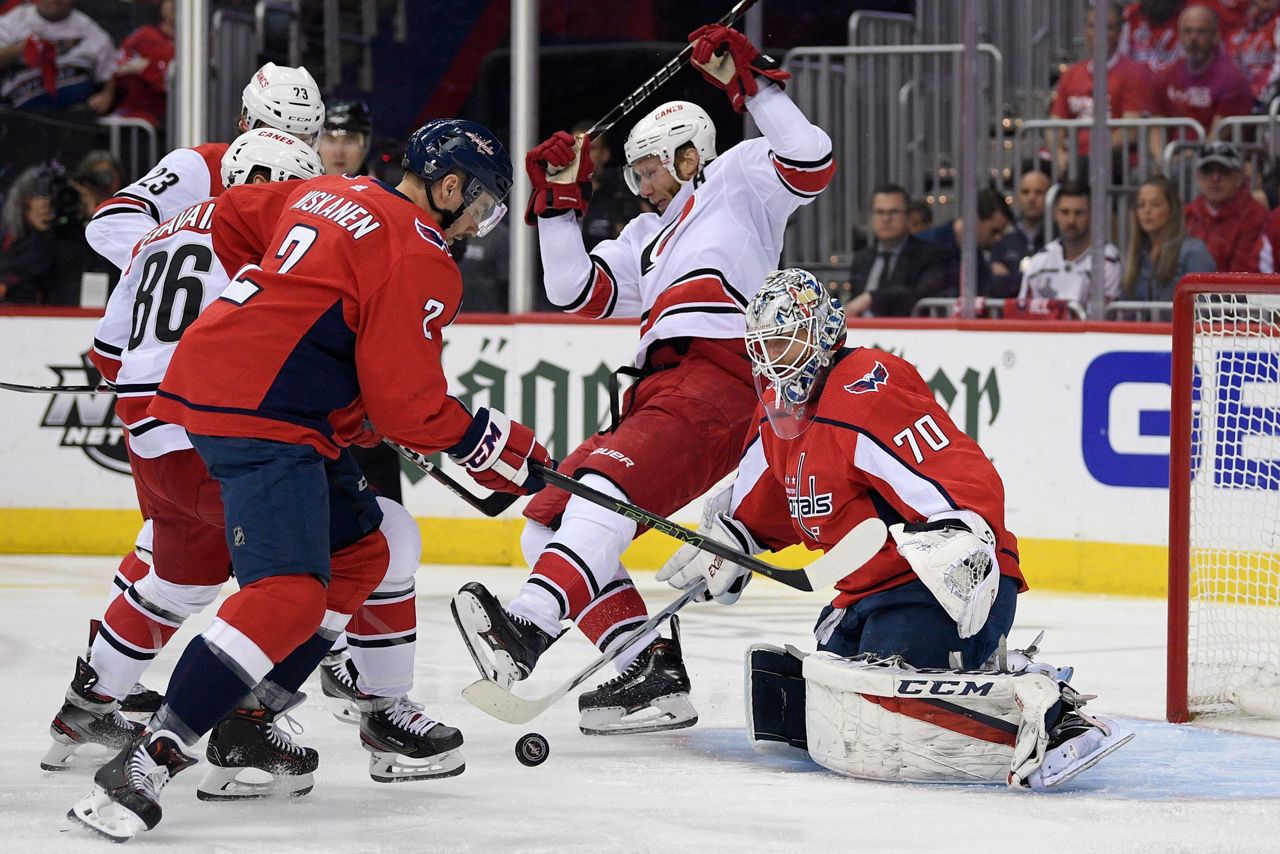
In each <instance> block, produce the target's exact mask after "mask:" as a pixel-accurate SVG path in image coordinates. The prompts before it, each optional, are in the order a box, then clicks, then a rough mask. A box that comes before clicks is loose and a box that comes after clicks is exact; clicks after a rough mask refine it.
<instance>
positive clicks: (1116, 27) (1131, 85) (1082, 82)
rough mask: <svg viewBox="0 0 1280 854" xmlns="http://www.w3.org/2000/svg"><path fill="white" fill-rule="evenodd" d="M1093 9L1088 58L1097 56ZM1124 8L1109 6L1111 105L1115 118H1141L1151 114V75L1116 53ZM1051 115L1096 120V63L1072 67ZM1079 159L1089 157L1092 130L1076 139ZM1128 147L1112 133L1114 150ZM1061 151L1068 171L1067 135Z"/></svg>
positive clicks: (1062, 80) (1086, 30)
mask: <svg viewBox="0 0 1280 854" xmlns="http://www.w3.org/2000/svg"><path fill="white" fill-rule="evenodd" d="M1093 21H1094V18H1093V9H1092V8H1091V9H1089V13H1088V16H1087V17H1086V18H1085V26H1084V40H1085V44H1086V45H1087V46H1088V55H1089V56H1092V55H1093ZM1120 25H1121V21H1120V8H1119V7H1118V6H1116V5H1115V4H1113V3H1108V4H1107V56H1109V57H1111V59H1110V60H1109V61H1108V62H1107V106H1108V113H1109V115H1110V116H1111V118H1127V119H1132V118H1139V117H1141V116H1145V115H1148V114H1149V113H1150V112H1151V102H1150V97H1151V89H1152V80H1151V72H1150V71H1149V70H1148V69H1147V67H1146V66H1145V65H1143V64H1142V63H1140V62H1138V61H1137V60H1134V59H1130V58H1129V57H1127V56H1121V55H1120V54H1118V53H1117V52H1116V47H1117V46H1118V44H1119V42H1120V30H1121V27H1120ZM1049 112H1050V115H1053V116H1055V117H1057V118H1060V119H1092V118H1093V60H1092V59H1086V60H1083V61H1081V62H1077V63H1076V64H1074V65H1072V66H1071V67H1069V68H1068V69H1067V70H1066V71H1064V72H1063V74H1062V77H1061V78H1060V79H1059V80H1058V89H1057V91H1056V92H1055V93H1054V95H1053V107H1052V108H1051V109H1050V111H1049ZM1076 144H1077V152H1076V153H1077V156H1078V157H1087V156H1088V155H1089V131H1088V130H1081V131H1079V132H1078V134H1077V137H1076ZM1123 145H1124V133H1123V131H1120V130H1115V131H1112V133H1111V147H1112V149H1115V150H1119V149H1120V148H1122V147H1123ZM1054 147H1055V148H1057V150H1058V161H1059V166H1060V168H1061V169H1063V170H1065V169H1066V168H1067V165H1068V164H1067V160H1068V159H1069V157H1070V152H1069V150H1068V147H1067V142H1066V135H1065V134H1063V135H1062V138H1061V141H1060V142H1059V143H1057V144H1056V145H1054Z"/></svg>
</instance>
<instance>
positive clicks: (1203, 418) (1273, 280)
mask: <svg viewBox="0 0 1280 854" xmlns="http://www.w3.org/2000/svg"><path fill="white" fill-rule="evenodd" d="M1172 384H1173V408H1172V419H1173V420H1172V423H1171V431H1170V433H1171V445H1170V448H1171V454H1170V483H1169V502H1170V504H1169V520H1170V521H1169V669H1168V693H1167V706H1168V708H1167V713H1168V718H1169V720H1171V721H1185V720H1188V719H1189V718H1191V717H1196V716H1200V715H1215V714H1217V715H1221V714H1246V715H1260V716H1264V717H1276V718H1280V276H1239V275H1237V276H1230V275H1219V276H1194V277H1188V278H1187V279H1185V280H1184V281H1183V282H1182V284H1181V285H1180V286H1179V289H1178V293H1177V297H1176V300H1175V308H1174V329H1173V380H1172Z"/></svg>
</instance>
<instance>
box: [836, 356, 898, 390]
mask: <svg viewBox="0 0 1280 854" xmlns="http://www.w3.org/2000/svg"><path fill="white" fill-rule="evenodd" d="M888 384H889V369H888V368H886V367H885V366H884V365H882V364H880V363H879V362H876V366H875V367H874V368H872V369H871V370H870V371H867V373H865V374H864V375H863V376H862V379H857V380H854V381H853V382H851V383H849V384H848V385H847V386H845V387H844V390H845V391H847V392H849V393H850V394H866V393H868V392H873V391H879V390H880V386H882V385H888Z"/></svg>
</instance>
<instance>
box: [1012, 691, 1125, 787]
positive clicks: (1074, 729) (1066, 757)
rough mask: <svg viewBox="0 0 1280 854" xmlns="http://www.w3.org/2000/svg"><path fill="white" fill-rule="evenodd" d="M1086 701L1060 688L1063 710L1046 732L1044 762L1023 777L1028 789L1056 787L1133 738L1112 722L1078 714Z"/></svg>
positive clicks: (1072, 692) (1082, 713)
mask: <svg viewBox="0 0 1280 854" xmlns="http://www.w3.org/2000/svg"><path fill="white" fill-rule="evenodd" d="M1088 698H1089V697H1088V696H1087V695H1081V694H1080V693H1078V692H1077V691H1075V690H1074V689H1073V688H1071V686H1069V685H1063V686H1062V700H1063V703H1065V704H1066V706H1067V709H1066V711H1065V712H1064V713H1063V715H1062V718H1061V719H1060V720H1059V721H1058V722H1057V723H1056V724H1055V725H1054V726H1053V728H1052V729H1050V730H1049V744H1048V747H1047V748H1046V749H1045V754H1044V761H1042V762H1041V763H1040V767H1039V768H1037V769H1036V770H1034V771H1032V772H1031V776H1030V777H1028V778H1027V785H1028V786H1030V787H1031V788H1032V789H1039V790H1043V789H1051V788H1053V787H1055V786H1060V785H1062V784H1063V783H1065V782H1067V781H1068V780H1070V779H1071V778H1072V777H1075V776H1076V775H1077V774H1079V773H1081V772H1082V771H1087V770H1088V769H1090V768H1092V767H1093V766H1094V765H1097V764H1098V763H1099V762H1100V761H1102V759H1104V758H1105V757H1106V756H1108V755H1109V754H1111V753H1114V752H1115V751H1117V750H1119V749H1120V748H1122V747H1124V746H1125V745H1126V744H1128V743H1129V742H1130V741H1131V740H1132V739H1133V732H1132V731H1130V730H1126V729H1123V728H1121V727H1120V726H1119V725H1117V724H1116V722H1115V721H1112V720H1108V719H1107V718H1097V717H1093V716H1092V715H1086V714H1085V713H1084V712H1082V711H1080V706H1083V705H1084V701H1085V700H1086V699H1088Z"/></svg>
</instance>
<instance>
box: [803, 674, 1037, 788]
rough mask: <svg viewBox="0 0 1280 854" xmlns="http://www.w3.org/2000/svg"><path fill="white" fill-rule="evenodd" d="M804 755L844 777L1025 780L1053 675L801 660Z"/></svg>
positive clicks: (1032, 765) (1034, 761)
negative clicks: (803, 701)
mask: <svg viewBox="0 0 1280 854" xmlns="http://www.w3.org/2000/svg"><path fill="white" fill-rule="evenodd" d="M804 681H805V690H806V698H805V728H806V736H807V741H808V749H809V755H810V756H812V757H813V759H814V761H815V762H817V763H818V764H819V765H822V766H823V767H825V768H829V769H830V770H832V771H836V772H838V773H841V774H847V775H849V776H851V777H860V778H864V779H871V780H890V781H895V782H920V783H925V782H928V783H1006V784H1008V785H1016V784H1017V782H1018V781H1020V780H1025V779H1026V777H1027V776H1028V775H1029V774H1030V773H1031V771H1033V770H1034V769H1035V768H1038V767H1039V766H1040V763H1041V762H1042V760H1043V759H1044V755H1045V749H1046V746H1047V744H1048V737H1049V736H1048V731H1047V729H1046V726H1045V714H1046V713H1047V712H1048V711H1049V709H1050V708H1051V707H1052V706H1053V704H1054V703H1055V702H1056V701H1057V700H1058V697H1059V695H1060V691H1059V687H1058V683H1057V682H1056V681H1055V680H1053V679H1051V678H1049V677H1048V676H1045V675H1044V674H1043V673H1040V672H1035V671H1032V672H1024V673H993V672H983V671H970V670H916V669H914V668H911V667H907V666H904V665H903V664H902V661H901V659H899V658H896V657H895V658H889V659H871V658H859V659H848V658H840V657H837V656H834V655H831V654H829V653H821V652H820V653H816V654H814V655H809V656H806V657H805V659H804Z"/></svg>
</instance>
